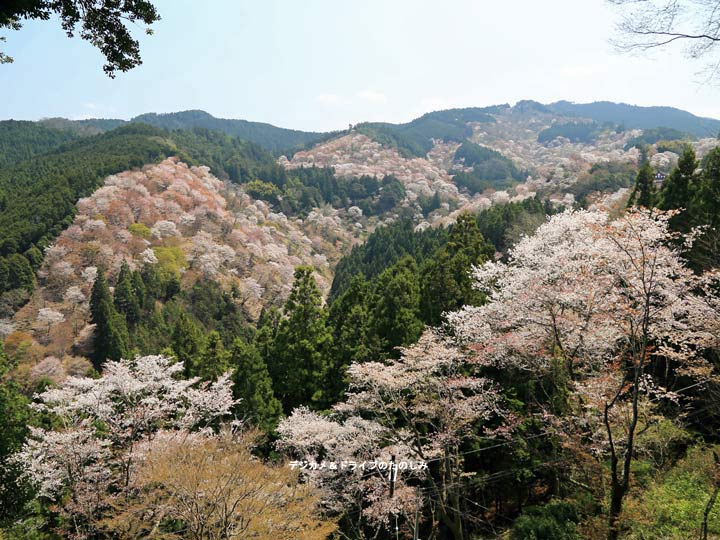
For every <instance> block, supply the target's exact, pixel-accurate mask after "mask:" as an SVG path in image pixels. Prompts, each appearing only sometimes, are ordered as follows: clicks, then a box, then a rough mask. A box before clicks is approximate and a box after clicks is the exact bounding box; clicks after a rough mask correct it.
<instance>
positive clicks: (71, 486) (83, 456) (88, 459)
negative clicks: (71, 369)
mask: <svg viewBox="0 0 720 540" xmlns="http://www.w3.org/2000/svg"><path fill="white" fill-rule="evenodd" d="M182 372H183V365H182V363H173V362H172V360H171V359H170V358H167V357H164V356H145V357H140V358H136V359H135V360H121V361H118V362H113V361H108V362H107V363H106V364H105V365H104V369H103V375H102V377H100V378H98V379H90V378H84V377H68V378H67V379H66V380H65V381H64V382H63V383H62V384H61V385H60V386H59V387H57V388H50V389H48V390H46V391H44V392H43V393H41V394H39V395H38V396H37V399H38V403H37V404H36V405H35V408H36V409H37V410H38V411H40V412H43V413H47V414H50V415H52V416H53V417H55V418H56V419H57V422H56V423H55V424H56V425H58V426H60V427H59V428H57V429H43V428H33V429H32V431H31V434H30V437H29V438H28V441H27V442H26V444H25V446H24V447H23V449H22V451H21V452H20V453H19V454H17V455H16V456H15V459H16V461H17V462H19V463H22V464H23V466H24V468H25V470H26V476H27V477H28V478H29V479H30V480H31V481H32V482H33V483H34V484H35V485H36V486H37V487H38V490H39V492H40V494H41V495H42V496H44V497H47V498H48V499H50V500H52V501H54V502H56V503H57V504H58V507H59V508H60V509H61V511H62V512H63V513H65V514H66V515H68V516H72V517H73V519H72V520H71V522H72V523H73V525H72V527H71V529H72V530H71V531H70V532H71V534H72V535H73V537H76V538H87V537H89V536H91V534H92V531H93V528H94V526H95V525H94V523H95V522H96V521H97V520H98V519H100V518H102V517H103V512H104V511H105V510H107V509H108V508H109V506H110V505H111V502H112V499H113V498H117V497H122V496H123V494H125V493H126V492H127V490H128V489H129V486H130V484H131V478H132V475H133V473H134V471H135V466H136V462H137V460H138V459H140V458H141V457H142V456H141V454H142V453H141V452H139V450H140V449H141V448H142V447H143V444H147V443H148V442H149V441H152V440H153V438H154V436H155V434H156V433H157V432H158V430H160V429H165V430H183V431H185V430H198V429H207V428H208V427H209V426H211V425H212V424H213V423H214V422H215V421H216V420H217V419H219V418H222V417H224V416H226V415H227V414H228V413H229V411H230V409H231V407H232V406H233V404H234V400H233V398H232V391H231V383H230V378H229V374H225V375H223V376H221V377H220V378H219V379H218V380H217V381H216V382H213V383H203V384H199V381H198V379H189V380H183V379H179V378H178V375H179V374H180V373H182Z"/></svg>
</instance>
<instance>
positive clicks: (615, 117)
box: [547, 101, 720, 137]
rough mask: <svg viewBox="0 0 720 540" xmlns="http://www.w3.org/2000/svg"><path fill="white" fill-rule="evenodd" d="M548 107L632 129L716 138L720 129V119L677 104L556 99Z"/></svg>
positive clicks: (563, 113) (559, 112)
mask: <svg viewBox="0 0 720 540" xmlns="http://www.w3.org/2000/svg"><path fill="white" fill-rule="evenodd" d="M547 108H548V109H549V110H550V111H553V112H555V113H557V114H562V115H565V116H576V117H583V118H590V119H592V120H595V121H597V122H612V123H615V124H621V125H623V126H625V127H626V128H631V129H632V128H638V129H651V128H657V127H667V128H673V129H677V130H680V131H684V132H686V133H690V134H692V135H694V136H696V137H715V136H716V135H717V134H718V133H719V132H720V120H715V119H714V118H703V117H700V116H695V115H694V114H692V113H689V112H687V111H683V110H680V109H676V108H674V107H639V106H637V105H628V104H626V103H612V102H610V101H595V102H593V103H572V102H570V101H556V102H555V103H550V104H549V105H547Z"/></svg>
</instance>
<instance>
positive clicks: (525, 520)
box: [510, 501, 581, 540]
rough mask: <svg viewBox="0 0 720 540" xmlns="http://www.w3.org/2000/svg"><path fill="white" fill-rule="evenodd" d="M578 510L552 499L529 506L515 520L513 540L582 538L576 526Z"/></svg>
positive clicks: (566, 539)
mask: <svg viewBox="0 0 720 540" xmlns="http://www.w3.org/2000/svg"><path fill="white" fill-rule="evenodd" d="M578 521H579V517H578V515H577V511H576V510H575V508H574V507H573V506H572V505H571V504H570V503H566V502H563V501H552V502H549V503H547V504H546V505H544V506H528V507H527V508H525V510H524V511H523V513H522V515H521V516H520V517H519V518H518V519H517V520H516V521H515V524H514V525H513V527H512V532H511V534H510V538H511V539H512V540H581V536H580V535H579V533H577V532H576V530H575V526H576V524H577V523H578Z"/></svg>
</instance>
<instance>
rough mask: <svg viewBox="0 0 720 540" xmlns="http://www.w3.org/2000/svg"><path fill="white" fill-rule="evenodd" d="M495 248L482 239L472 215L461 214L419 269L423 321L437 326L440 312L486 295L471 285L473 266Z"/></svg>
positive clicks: (481, 300)
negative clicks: (446, 238) (440, 243)
mask: <svg viewBox="0 0 720 540" xmlns="http://www.w3.org/2000/svg"><path fill="white" fill-rule="evenodd" d="M494 253H495V248H494V246H492V245H491V244H488V243H487V242H485V239H484V238H483V236H482V234H481V233H480V229H479V228H478V225H477V221H476V220H475V217H474V216H472V215H470V214H463V215H461V216H459V217H458V219H457V222H456V223H455V224H454V225H453V226H452V227H451V229H450V234H449V237H448V240H447V242H446V243H445V244H444V245H443V246H442V247H441V248H440V249H438V250H437V251H436V252H435V253H434V254H433V256H432V257H430V258H429V259H428V260H427V261H426V262H425V264H424V265H423V267H422V269H421V270H420V283H421V284H422V285H421V290H420V313H421V318H422V320H423V322H424V323H425V324H428V325H430V326H438V325H439V324H440V323H441V322H442V317H441V316H442V314H443V313H444V312H446V311H454V310H456V309H459V308H460V307H462V306H464V305H472V306H475V305H480V304H481V303H482V302H483V301H484V299H485V297H484V295H483V294H482V293H481V292H479V291H477V290H475V289H473V283H474V280H473V278H472V276H471V271H472V267H473V266H477V265H480V264H482V263H483V262H485V261H486V260H488V259H489V258H490V257H492V256H493V254H494Z"/></svg>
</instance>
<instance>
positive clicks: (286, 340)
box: [266, 266, 332, 412]
mask: <svg viewBox="0 0 720 540" xmlns="http://www.w3.org/2000/svg"><path fill="white" fill-rule="evenodd" d="M312 272H313V270H312V268H311V267H309V266H299V267H298V268H297V269H296V270H295V281H294V283H293V287H292V290H291V292H290V296H289V297H288V299H287V301H286V302H285V305H284V307H283V315H282V318H281V319H280V320H279V322H278V325H277V331H276V334H275V337H274V340H273V343H272V346H271V348H270V355H269V358H266V361H267V364H268V368H269V370H270V375H271V377H272V380H273V383H274V387H275V391H276V394H277V397H278V398H279V399H280V401H281V402H282V404H283V408H284V410H285V411H286V412H290V411H291V410H292V409H293V408H295V407H297V406H298V405H303V404H304V405H311V406H315V407H322V406H324V405H326V404H327V403H326V396H325V392H324V390H325V386H326V384H327V381H326V377H327V375H328V355H329V353H330V351H331V350H332V335H331V333H330V331H329V330H328V328H327V326H326V318H327V314H326V311H325V308H324V307H323V306H322V297H321V295H320V290H319V289H318V287H317V284H316V283H315V278H314V277H313V275H312Z"/></svg>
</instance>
